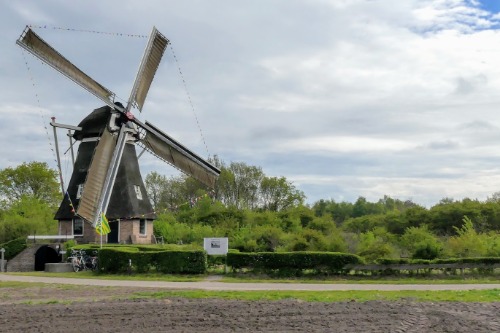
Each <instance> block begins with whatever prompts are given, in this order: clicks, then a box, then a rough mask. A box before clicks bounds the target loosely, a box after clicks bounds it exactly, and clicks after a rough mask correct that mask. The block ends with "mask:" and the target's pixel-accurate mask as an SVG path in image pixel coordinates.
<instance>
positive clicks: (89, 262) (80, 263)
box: [68, 250, 98, 272]
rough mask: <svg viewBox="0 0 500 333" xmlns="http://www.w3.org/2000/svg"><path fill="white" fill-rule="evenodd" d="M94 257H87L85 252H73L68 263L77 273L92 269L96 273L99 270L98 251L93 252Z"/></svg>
mask: <svg viewBox="0 0 500 333" xmlns="http://www.w3.org/2000/svg"><path fill="white" fill-rule="evenodd" d="M93 254H94V255H93V256H89V255H87V253H86V252H85V251H84V250H71V256H70V257H68V261H69V262H70V263H71V265H72V266H73V270H74V271H75V272H78V271H83V270H87V269H90V270H92V271H95V270H96V269H97V265H98V263H97V251H93Z"/></svg>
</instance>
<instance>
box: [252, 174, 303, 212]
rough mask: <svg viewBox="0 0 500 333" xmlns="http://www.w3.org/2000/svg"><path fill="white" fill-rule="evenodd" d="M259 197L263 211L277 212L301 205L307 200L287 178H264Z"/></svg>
mask: <svg viewBox="0 0 500 333" xmlns="http://www.w3.org/2000/svg"><path fill="white" fill-rule="evenodd" d="M259 196H260V200H261V204H260V206H261V207H262V209H265V210H272V211H275V212H278V211H282V210H284V209H288V208H290V207H294V206H297V205H301V204H303V202H304V198H305V195H304V193H303V192H302V191H299V190H297V189H296V188H295V186H294V185H293V184H292V183H291V182H289V181H287V180H286V178H285V177H280V178H277V177H264V178H263V179H262V181H261V184H260V195H259Z"/></svg>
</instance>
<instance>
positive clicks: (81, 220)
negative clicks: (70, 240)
mask: <svg viewBox="0 0 500 333" xmlns="http://www.w3.org/2000/svg"><path fill="white" fill-rule="evenodd" d="M76 221H80V222H81V223H82V233H81V234H75V222H76ZM84 229H85V223H83V219H81V218H74V219H72V220H71V233H72V234H73V236H83V235H84V233H85V230H84Z"/></svg>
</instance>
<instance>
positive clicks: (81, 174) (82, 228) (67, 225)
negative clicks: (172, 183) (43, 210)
mask: <svg viewBox="0 0 500 333" xmlns="http://www.w3.org/2000/svg"><path fill="white" fill-rule="evenodd" d="M113 114H116V113H115V112H113V111H112V109H111V108H110V107H108V106H104V107H101V108H99V109H96V110H94V111H93V112H92V113H91V114H89V115H88V116H87V117H86V118H85V119H83V120H82V121H81V122H80V123H79V124H78V127H80V128H81V129H82V130H81V131H75V132H74V134H73V139H75V140H77V141H80V145H79V148H78V154H77V157H76V160H75V164H74V167H73V173H72V175H71V179H70V181H69V184H68V188H67V194H66V195H65V197H64V198H63V200H62V202H61V205H60V206H59V209H58V211H57V213H56V215H55V219H56V220H58V221H59V224H60V228H59V229H60V232H61V234H64V235H74V236H75V237H77V239H79V240H80V241H81V242H85V243H86V242H98V241H99V240H100V239H98V238H100V236H99V235H97V234H96V232H95V229H94V228H92V226H91V225H90V224H88V223H87V224H86V223H84V220H83V219H82V218H81V217H79V216H77V215H76V214H75V213H76V211H78V208H79V204H80V199H81V196H82V193H83V189H84V186H85V181H86V179H87V176H88V172H89V168H90V166H91V162H92V159H93V158H94V152H95V151H96V147H97V144H98V142H99V140H100V137H101V135H102V133H103V132H104V131H107V130H108V128H116V127H118V126H117V125H118V124H119V118H118V119H116V117H112V115H113ZM112 122H114V123H112ZM117 123H118V124H117ZM106 216H107V218H108V220H109V221H110V227H111V233H110V234H108V235H107V237H106V240H107V242H108V243H117V242H121V243H146V244H147V243H150V242H151V241H152V239H153V227H152V222H153V220H154V219H156V214H155V213H154V209H153V207H152V205H151V202H150V200H149V198H148V195H147V191H146V188H145V186H144V182H143V179H142V177H141V173H140V169H139V161H138V159H137V154H136V146H135V140H130V141H129V142H127V144H126V145H125V148H124V151H123V156H122V159H121V162H120V166H119V168H118V173H117V176H116V180H115V185H114V187H113V190H112V192H111V197H110V201H109V205H108V209H107V212H106Z"/></svg>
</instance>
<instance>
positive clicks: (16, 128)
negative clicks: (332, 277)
mask: <svg viewBox="0 0 500 333" xmlns="http://www.w3.org/2000/svg"><path fill="white" fill-rule="evenodd" d="M499 12H500V1H496V0H490V1H486V0H484V1H476V0H399V1H393V0H310V1H297V0H274V1H265V0H253V1H248V0H242V1H230V0H214V1H201V0H200V1H196V0H184V1H159V0H158V1H153V0H143V1H130V0H120V1H117V0H108V1H96V0H86V1H82V0H75V1H63V0H46V1H43V2H41V1H36V0H26V1H7V0H0V28H1V29H0V50H1V53H0V54H1V56H0V74H1V75H0V116H1V118H2V123H1V124H2V125H0V126H1V129H2V130H1V131H0V140H1V141H0V142H2V144H0V156H1V159H0V168H6V167H15V166H17V165H19V164H21V163H23V162H29V161H44V162H47V163H48V164H49V166H50V167H52V168H56V167H57V164H56V162H55V154H54V152H53V150H54V139H53V134H52V128H51V127H50V126H49V125H48V124H49V122H50V117H51V116H55V117H56V121H57V122H59V123H66V124H72V125H76V124H78V123H79V122H80V121H81V120H82V119H83V118H84V117H85V116H86V115H87V114H88V113H90V112H91V111H92V110H93V109H95V108H98V107H100V106H102V105H103V103H102V102H101V101H100V100H98V99H96V98H95V97H94V96H92V95H90V94H89V93H87V92H86V91H84V90H83V89H82V88H80V87H79V86H77V85H75V84H73V83H72V82H71V81H69V80H67V79H66V78H64V77H62V76H61V75H60V74H58V73H56V72H55V71H54V70H52V69H51V68H49V67H48V66H46V65H43V64H42V63H41V62H40V61H39V60H37V59H35V58H34V57H33V56H31V55H30V54H28V53H26V52H25V51H22V50H21V48H19V47H18V46H16V45H15V41H16V39H17V38H18V37H19V36H20V34H21V33H22V31H23V29H24V28H25V26H26V25H32V26H33V29H34V31H35V32H36V33H38V34H39V35H40V36H41V37H42V38H43V39H44V40H46V41H47V42H48V43H49V44H51V45H52V46H53V47H55V48H56V49H57V50H58V51H59V52H60V53H61V54H63V55H64V56H65V57H66V58H68V59H69V60H71V61H72V62H73V63H74V64H76V65H77V66H78V67H79V68H81V69H82V70H83V71H84V72H86V73H87V74H88V75H90V76H91V77H92V78H94V79H95V80H96V81H98V82H100V83H101V84H103V85H104V86H106V87H107V88H109V89H110V90H112V91H113V92H115V93H116V94H117V96H118V97H119V98H120V99H118V101H122V100H126V99H127V98H128V96H129V93H130V89H131V87H132V84H133V81H134V78H135V74H136V71H137V69H138V66H139V62H140V59H141V56H142V53H143V51H144V48H145V45H146V43H147V39H146V38H144V37H142V36H144V35H148V34H149V33H150V31H151V29H152V27H153V26H156V27H157V28H158V30H159V31H160V32H162V33H163V34H164V35H165V36H166V37H167V38H168V39H169V40H170V41H171V47H169V49H168V50H167V51H166V53H165V55H164V57H163V60H162V63H161V65H160V67H159V69H158V72H157V75H156V77H155V80H154V81H153V84H152V86H151V90H150V91H149V95H148V97H147V99H146V104H145V107H144V110H143V112H142V113H139V112H138V111H137V110H135V115H136V117H138V118H139V119H140V120H142V121H144V120H148V121H150V122H151V123H153V124H154V125H155V126H157V127H159V128H161V129H162V130H163V131H164V132H166V133H168V134H169V135H171V136H173V137H174V138H175V139H176V140H178V141H180V142H181V143H183V144H184V145H186V146H187V147H189V148H190V149H191V150H193V151H195V152H196V153H198V154H199V155H201V156H203V157H208V156H214V155H217V156H218V157H219V158H220V159H221V160H223V161H224V162H225V163H226V164H229V163H231V162H243V163H246V164H247V165H251V166H258V167H261V168H262V170H263V172H264V173H265V174H266V175H267V176H271V177H282V176H283V177H285V178H286V179H287V180H289V181H291V182H292V183H293V184H294V185H295V186H296V188H297V189H299V190H301V191H303V192H304V194H305V195H306V197H307V200H306V201H307V202H308V203H314V202H316V201H317V200H320V199H326V200H335V201H349V202H354V201H355V200H356V199H357V198H358V197H359V196H363V197H365V198H367V199H368V200H369V201H377V200H378V199H380V198H382V197H383V196H384V195H388V196H390V197H392V198H397V199H401V200H412V201H413V202H415V203H418V204H421V205H424V206H428V207H429V206H432V205H434V204H436V203H438V202H439V201H440V200H441V199H443V198H453V199H455V200H461V199H463V198H471V199H478V200H485V199H487V198H488V197H489V196H491V195H492V194H493V193H495V192H498V191H500V115H499V114H498V109H499V108H500V32H499V28H500V13H499ZM65 134H66V133H65V132H64V131H63V130H59V131H58V138H59V142H60V150H61V153H62V169H63V172H62V174H63V177H64V179H65V182H66V183H67V182H68V181H69V177H70V176H71V171H72V169H71V158H70V154H69V153H68V152H67V149H68V145H69V142H68V139H67V137H66V135H65ZM65 152H66V154H64V153H65ZM146 155H147V154H145V155H144V156H143V157H141V159H140V164H141V170H142V174H143V177H145V175H146V174H147V173H149V172H151V171H156V172H158V173H160V174H162V175H166V176H171V175H174V176H175V175H178V172H177V171H176V170H175V169H173V168H172V167H170V166H168V165H166V164H164V163H163V162H161V161H159V160H157V159H155V158H154V157H152V156H146Z"/></svg>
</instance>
